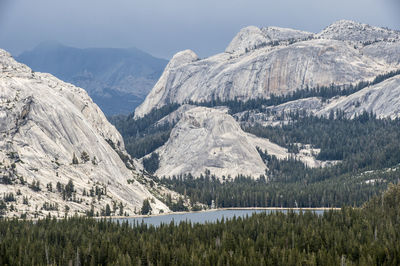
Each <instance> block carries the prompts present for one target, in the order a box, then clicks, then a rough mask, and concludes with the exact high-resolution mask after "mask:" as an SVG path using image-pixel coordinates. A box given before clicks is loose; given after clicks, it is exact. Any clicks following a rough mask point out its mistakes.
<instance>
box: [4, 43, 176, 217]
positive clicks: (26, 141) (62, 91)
mask: <svg viewBox="0 0 400 266" xmlns="http://www.w3.org/2000/svg"><path fill="white" fill-rule="evenodd" d="M118 153H119V154H121V155H123V156H127V154H126V152H125V149H124V142H123V140H122V137H121V136H120V134H119V133H118V132H117V130H116V129H115V128H114V127H113V126H112V125H111V124H110V123H109V122H108V121H107V120H106V118H105V116H104V114H103V113H102V112H101V110H100V109H99V108H98V107H97V105H96V104H94V103H93V101H92V100H91V98H90V97H89V96H88V94H87V93H86V92H85V91H84V90H83V89H81V88H78V87H75V86H73V85H71V84H68V83H64V82H62V81H60V80H58V79H57V78H55V77H53V76H51V75H50V74H43V73H34V72H32V71H31V69H30V68H28V67H27V66H25V65H23V64H20V63H18V62H16V61H15V60H14V59H13V58H12V57H11V56H10V55H9V54H8V53H7V52H5V51H3V50H0V165H1V169H0V181H1V182H0V195H1V196H2V197H3V196H4V195H6V194H7V195H9V194H10V193H12V194H13V197H14V200H10V203H11V204H12V205H13V207H12V208H11V207H10V206H8V210H9V212H8V215H9V216H12V215H17V214H21V213H27V214H28V215H33V214H36V215H39V216H40V215H46V214H47V213H48V212H51V213H52V214H53V215H57V214H58V215H64V211H69V212H70V213H75V212H77V213H80V214H82V213H85V212H86V211H90V210H91V209H92V210H93V211H94V212H95V213H96V212H99V213H101V210H103V211H104V210H105V208H106V205H107V204H109V206H111V209H112V207H113V206H117V212H116V213H119V212H120V210H121V206H122V209H123V211H121V212H122V213H125V212H127V213H129V214H133V212H134V211H135V209H136V210H139V208H140V207H141V206H142V202H143V200H144V199H146V198H151V199H154V200H153V201H152V207H153V209H154V212H158V211H160V210H163V211H168V208H167V207H166V206H165V205H164V204H163V203H161V202H160V201H159V200H158V199H155V198H154V196H153V195H152V194H151V193H150V192H149V191H148V190H147V189H146V188H145V187H144V186H143V185H142V184H140V183H139V182H138V181H137V179H140V174H139V172H138V171H136V170H133V169H134V168H135V166H134V165H133V164H134V162H133V161H131V163H130V164H129V163H128V166H129V167H130V168H131V170H130V169H128V168H127V166H126V165H125V164H124V162H123V161H122V160H121V158H120V156H119V155H118ZM74 156H75V157H76V159H77V160H78V164H73V163H72V162H73V158H74ZM127 158H128V159H129V156H127ZM75 163H76V161H75ZM70 180H71V181H72V183H73V185H74V187H73V189H72V192H71V189H70V187H69V190H66V189H65V186H66V184H67V183H68V182H69V181H70ZM57 182H59V183H60V185H61V186H64V188H62V187H61V189H60V188H58V187H57ZM63 191H67V193H65V192H63ZM4 197H5V196H4ZM10 203H9V204H10Z"/></svg>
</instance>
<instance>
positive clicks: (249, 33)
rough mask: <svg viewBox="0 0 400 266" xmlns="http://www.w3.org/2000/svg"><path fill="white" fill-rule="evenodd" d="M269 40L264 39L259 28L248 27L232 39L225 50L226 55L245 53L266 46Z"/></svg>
mask: <svg viewBox="0 0 400 266" xmlns="http://www.w3.org/2000/svg"><path fill="white" fill-rule="evenodd" d="M268 41H269V40H268V39H267V38H266V37H265V35H264V34H263V32H262V31H261V29H260V28H258V27H256V26H249V27H246V28H243V29H242V30H241V31H239V33H238V34H237V35H236V36H235V37H234V38H233V40H232V41H231V43H230V44H229V46H228V47H227V48H226V50H225V52H227V53H239V54H242V53H246V52H248V51H250V50H253V49H255V48H257V47H260V46H263V45H266V44H267V42H268Z"/></svg>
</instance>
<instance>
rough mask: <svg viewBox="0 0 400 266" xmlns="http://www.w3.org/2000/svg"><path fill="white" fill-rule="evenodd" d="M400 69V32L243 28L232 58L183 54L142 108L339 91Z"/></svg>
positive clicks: (354, 27) (343, 26) (342, 26)
mask: <svg viewBox="0 0 400 266" xmlns="http://www.w3.org/2000/svg"><path fill="white" fill-rule="evenodd" d="M399 68H400V32H398V31H394V30H389V29H383V28H378V27H373V26H369V25H366V24H360V23H356V22H353V21H347V20H341V21H338V22H335V23H333V24H332V25H330V26H328V27H327V28H326V29H324V30H323V31H321V32H320V33H316V34H315V33H309V32H303V31H298V30H293V29H285V28H278V27H267V28H258V27H255V26H250V27H246V28H244V29H242V30H241V31H240V32H239V33H238V34H237V35H236V36H235V37H234V39H233V40H232V42H231V43H230V44H229V46H228V47H227V49H226V50H225V52H224V53H220V54H217V55H214V56H211V57H209V58H205V59H202V60H200V59H199V58H198V56H197V55H196V54H195V53H194V52H193V51H191V50H186V51H182V52H179V53H177V54H176V55H175V56H174V57H173V58H172V59H171V61H170V62H169V63H168V65H167V67H166V68H165V70H164V73H163V74H162V76H161V78H160V79H159V80H158V82H157V84H156V85H155V86H154V88H153V89H152V91H151V92H150V93H149V95H148V96H147V97H146V99H145V101H144V102H143V103H142V104H141V105H140V106H139V107H138V108H136V110H135V117H137V118H138V117H142V116H144V115H145V114H147V113H149V112H150V111H151V110H152V109H154V108H160V107H162V106H164V105H166V104H171V103H179V104H182V103H185V102H202V101H211V100H216V99H220V100H233V99H238V100H241V101H246V100H249V99H257V98H269V97H271V96H272V95H275V96H277V95H288V94H290V93H293V92H295V91H297V90H305V89H312V88H320V87H324V86H325V87H326V86H328V87H329V86H331V85H342V86H347V87H348V86H351V85H356V84H357V83H359V82H368V81H371V80H373V79H374V78H375V77H376V76H378V75H381V74H386V73H388V72H391V71H396V70H398V69H399Z"/></svg>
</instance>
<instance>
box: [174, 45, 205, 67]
mask: <svg viewBox="0 0 400 266" xmlns="http://www.w3.org/2000/svg"><path fill="white" fill-rule="evenodd" d="M197 60H199V57H198V56H197V54H196V53H195V52H193V51H192V50H189V49H188V50H184V51H180V52H178V53H176V54H175V55H174V56H173V57H172V59H171V61H170V62H169V63H168V66H167V68H175V67H178V66H182V65H185V64H189V63H192V62H195V61H197Z"/></svg>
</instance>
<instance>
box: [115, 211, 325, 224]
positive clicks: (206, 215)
mask: <svg viewBox="0 0 400 266" xmlns="http://www.w3.org/2000/svg"><path fill="white" fill-rule="evenodd" d="M276 211H280V212H284V213H286V212H287V210H216V211H204V212H188V213H172V214H165V215H158V216H149V217H131V218H116V219H114V220H115V221H119V222H125V221H128V222H129V223H130V224H136V223H139V224H141V223H142V222H143V223H145V224H148V225H154V226H159V225H160V224H161V223H163V224H169V223H171V222H172V221H174V223H175V224H179V223H180V222H182V221H190V222H191V223H201V224H203V223H206V222H207V223H215V222H216V221H217V220H221V219H222V218H224V219H225V220H226V219H232V218H233V217H234V216H236V217H246V216H251V215H253V214H254V213H271V212H276ZM295 212H299V211H298V210H295ZM313 212H315V213H317V214H322V213H323V212H324V211H323V210H313Z"/></svg>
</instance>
